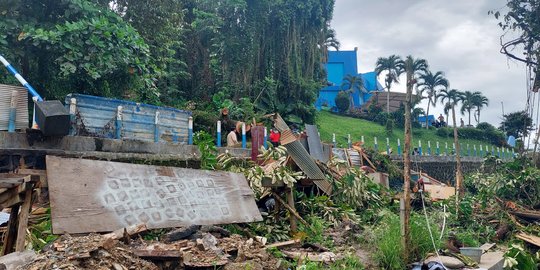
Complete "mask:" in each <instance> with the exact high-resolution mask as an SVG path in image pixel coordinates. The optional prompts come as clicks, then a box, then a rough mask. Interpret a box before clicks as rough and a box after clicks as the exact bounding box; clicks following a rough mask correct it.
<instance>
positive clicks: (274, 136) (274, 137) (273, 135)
mask: <svg viewBox="0 0 540 270" xmlns="http://www.w3.org/2000/svg"><path fill="white" fill-rule="evenodd" d="M280 138H281V134H280V133H279V131H277V130H276V129H275V128H273V129H272V130H270V142H271V143H272V145H273V146H274V147H278V146H279V139H280Z"/></svg>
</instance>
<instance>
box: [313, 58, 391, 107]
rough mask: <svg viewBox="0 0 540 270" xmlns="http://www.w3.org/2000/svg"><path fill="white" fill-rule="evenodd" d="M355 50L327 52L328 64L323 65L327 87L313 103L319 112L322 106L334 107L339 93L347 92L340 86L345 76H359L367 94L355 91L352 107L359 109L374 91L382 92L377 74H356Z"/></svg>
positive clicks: (356, 59)
mask: <svg viewBox="0 0 540 270" xmlns="http://www.w3.org/2000/svg"><path fill="white" fill-rule="evenodd" d="M356 51H357V49H356V48H355V49H354V50H353V51H329V52H328V62H327V63H326V64H325V67H326V71H327V81H328V86H326V87H324V88H323V89H321V91H320V92H319V98H318V99H317V101H316V102H315V106H316V107H317V109H318V110H320V109H321V108H322V107H323V106H326V107H330V108H334V107H335V106H336V103H335V99H336V96H337V94H338V93H339V91H343V90H348V89H343V87H342V86H341V85H342V83H343V78H344V77H345V76H347V75H353V76H354V75H360V76H362V79H363V81H364V88H365V89H366V90H367V93H361V92H360V91H358V90H356V91H355V92H354V93H353V95H352V99H353V107H354V108H360V107H362V105H364V104H365V103H366V102H367V101H368V100H369V99H370V98H371V96H372V95H373V93H372V92H374V91H382V90H383V87H382V86H381V84H380V83H379V82H378V81H377V74H376V73H375V72H374V71H372V72H367V73H358V67H357V63H358V57H357V55H356Z"/></svg>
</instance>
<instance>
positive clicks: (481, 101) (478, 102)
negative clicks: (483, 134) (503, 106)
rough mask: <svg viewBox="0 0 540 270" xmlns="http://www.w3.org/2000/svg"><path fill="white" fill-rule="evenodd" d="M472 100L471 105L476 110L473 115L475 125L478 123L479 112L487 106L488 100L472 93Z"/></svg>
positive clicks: (476, 93)
mask: <svg viewBox="0 0 540 270" xmlns="http://www.w3.org/2000/svg"><path fill="white" fill-rule="evenodd" d="M473 94H474V99H473V102H472V103H473V105H474V107H475V108H476V113H475V114H474V119H475V120H476V124H479V123H480V111H481V110H482V108H483V107H484V106H488V105H489V99H488V98H487V97H485V96H484V95H482V93H480V92H474V93H473Z"/></svg>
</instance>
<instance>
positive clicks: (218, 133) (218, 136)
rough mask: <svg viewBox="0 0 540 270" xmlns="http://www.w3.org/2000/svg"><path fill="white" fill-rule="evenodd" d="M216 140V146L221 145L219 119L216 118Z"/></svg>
mask: <svg viewBox="0 0 540 270" xmlns="http://www.w3.org/2000/svg"><path fill="white" fill-rule="evenodd" d="M216 128H217V142H216V145H217V147H221V121H220V120H218V121H217V127H216Z"/></svg>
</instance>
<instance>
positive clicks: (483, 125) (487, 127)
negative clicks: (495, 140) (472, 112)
mask: <svg viewBox="0 0 540 270" xmlns="http://www.w3.org/2000/svg"><path fill="white" fill-rule="evenodd" d="M476 128H477V129H481V130H495V129H496V128H495V127H494V126H493V125H492V124H490V123H487V122H482V123H479V124H478V125H477V126H476Z"/></svg>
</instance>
